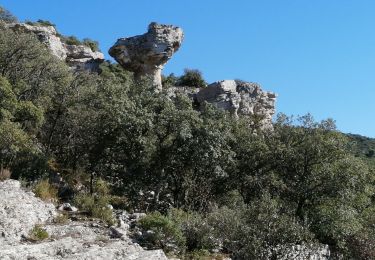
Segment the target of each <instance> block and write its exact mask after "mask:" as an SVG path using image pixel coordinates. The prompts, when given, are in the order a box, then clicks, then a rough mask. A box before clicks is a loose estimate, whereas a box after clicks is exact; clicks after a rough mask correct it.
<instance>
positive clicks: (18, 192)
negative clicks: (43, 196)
mask: <svg viewBox="0 0 375 260" xmlns="http://www.w3.org/2000/svg"><path fill="white" fill-rule="evenodd" d="M56 215H57V213H56V211H55V206H54V205H53V204H50V203H45V202H43V201H42V200H40V199H39V198H36V197H35V196H34V194H33V193H32V192H26V191H24V190H23V189H22V188H21V185H20V183H19V182H18V181H15V180H6V181H4V182H0V247H1V245H4V244H13V243H18V242H19V241H20V240H21V238H22V237H27V236H28V235H29V231H30V230H31V229H32V228H33V227H34V226H35V225H36V224H41V223H44V222H45V221H47V220H51V219H52V218H54V217H55V216H56ZM0 259H2V258H1V257H0Z"/></svg>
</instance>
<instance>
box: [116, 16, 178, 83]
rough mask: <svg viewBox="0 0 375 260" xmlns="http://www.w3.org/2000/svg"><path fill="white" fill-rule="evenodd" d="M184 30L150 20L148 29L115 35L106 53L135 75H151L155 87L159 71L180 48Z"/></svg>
mask: <svg viewBox="0 0 375 260" xmlns="http://www.w3.org/2000/svg"><path fill="white" fill-rule="evenodd" d="M183 37H184V34H183V31H182V29H181V28H179V27H174V26H171V25H162V24H157V23H151V24H150V25H149V27H148V32H147V33H145V34H143V35H138V36H134V37H129V38H121V39H118V40H117V42H116V43H115V45H114V46H112V48H111V49H110V50H109V54H110V55H111V56H112V57H113V58H114V59H115V60H116V61H117V62H118V63H119V64H120V65H121V66H122V67H123V68H124V69H126V70H129V71H132V72H134V75H135V77H136V78H138V79H139V78H142V77H150V78H151V80H152V82H153V84H154V86H155V88H156V89H159V90H160V89H161V88H162V83H161V71H162V69H163V67H164V65H165V64H166V63H167V61H168V60H169V59H170V58H171V57H172V55H173V54H174V53H175V52H176V51H177V50H178V49H179V48H180V46H181V43H182V41H183Z"/></svg>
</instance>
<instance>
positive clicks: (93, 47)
mask: <svg viewBox="0 0 375 260" xmlns="http://www.w3.org/2000/svg"><path fill="white" fill-rule="evenodd" d="M83 45H86V46H87V47H90V49H91V50H92V51H99V43H98V42H97V41H94V40H91V39H88V38H85V39H83Z"/></svg>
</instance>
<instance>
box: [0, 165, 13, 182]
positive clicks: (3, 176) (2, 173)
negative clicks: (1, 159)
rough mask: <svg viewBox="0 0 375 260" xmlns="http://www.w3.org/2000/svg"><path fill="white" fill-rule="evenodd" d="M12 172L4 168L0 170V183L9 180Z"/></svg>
mask: <svg viewBox="0 0 375 260" xmlns="http://www.w3.org/2000/svg"><path fill="white" fill-rule="evenodd" d="M11 175H12V172H11V171H10V170H9V169H6V168H0V181H5V180H8V179H10V176H11Z"/></svg>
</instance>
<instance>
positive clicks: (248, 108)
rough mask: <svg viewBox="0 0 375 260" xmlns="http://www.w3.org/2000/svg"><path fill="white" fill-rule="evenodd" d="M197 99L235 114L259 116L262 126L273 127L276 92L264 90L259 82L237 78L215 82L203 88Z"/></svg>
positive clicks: (200, 102) (201, 102)
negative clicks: (238, 79)
mask: <svg viewBox="0 0 375 260" xmlns="http://www.w3.org/2000/svg"><path fill="white" fill-rule="evenodd" d="M196 100H197V102H198V103H199V104H201V105H203V104H204V102H208V103H211V104H213V105H214V106H216V107H217V108H220V109H223V110H227V111H230V112H231V113H232V114H233V115H235V116H239V115H248V116H257V117H259V120H260V125H261V126H262V128H265V129H272V116H273V115H274V113H275V101H276V94H274V93H272V92H267V91H263V90H262V89H261V87H260V86H259V85H258V84H255V83H250V82H242V81H235V80H223V81H219V82H215V83H212V84H210V85H208V86H207V87H206V88H203V89H201V90H200V91H199V92H198V93H197V94H196Z"/></svg>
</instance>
